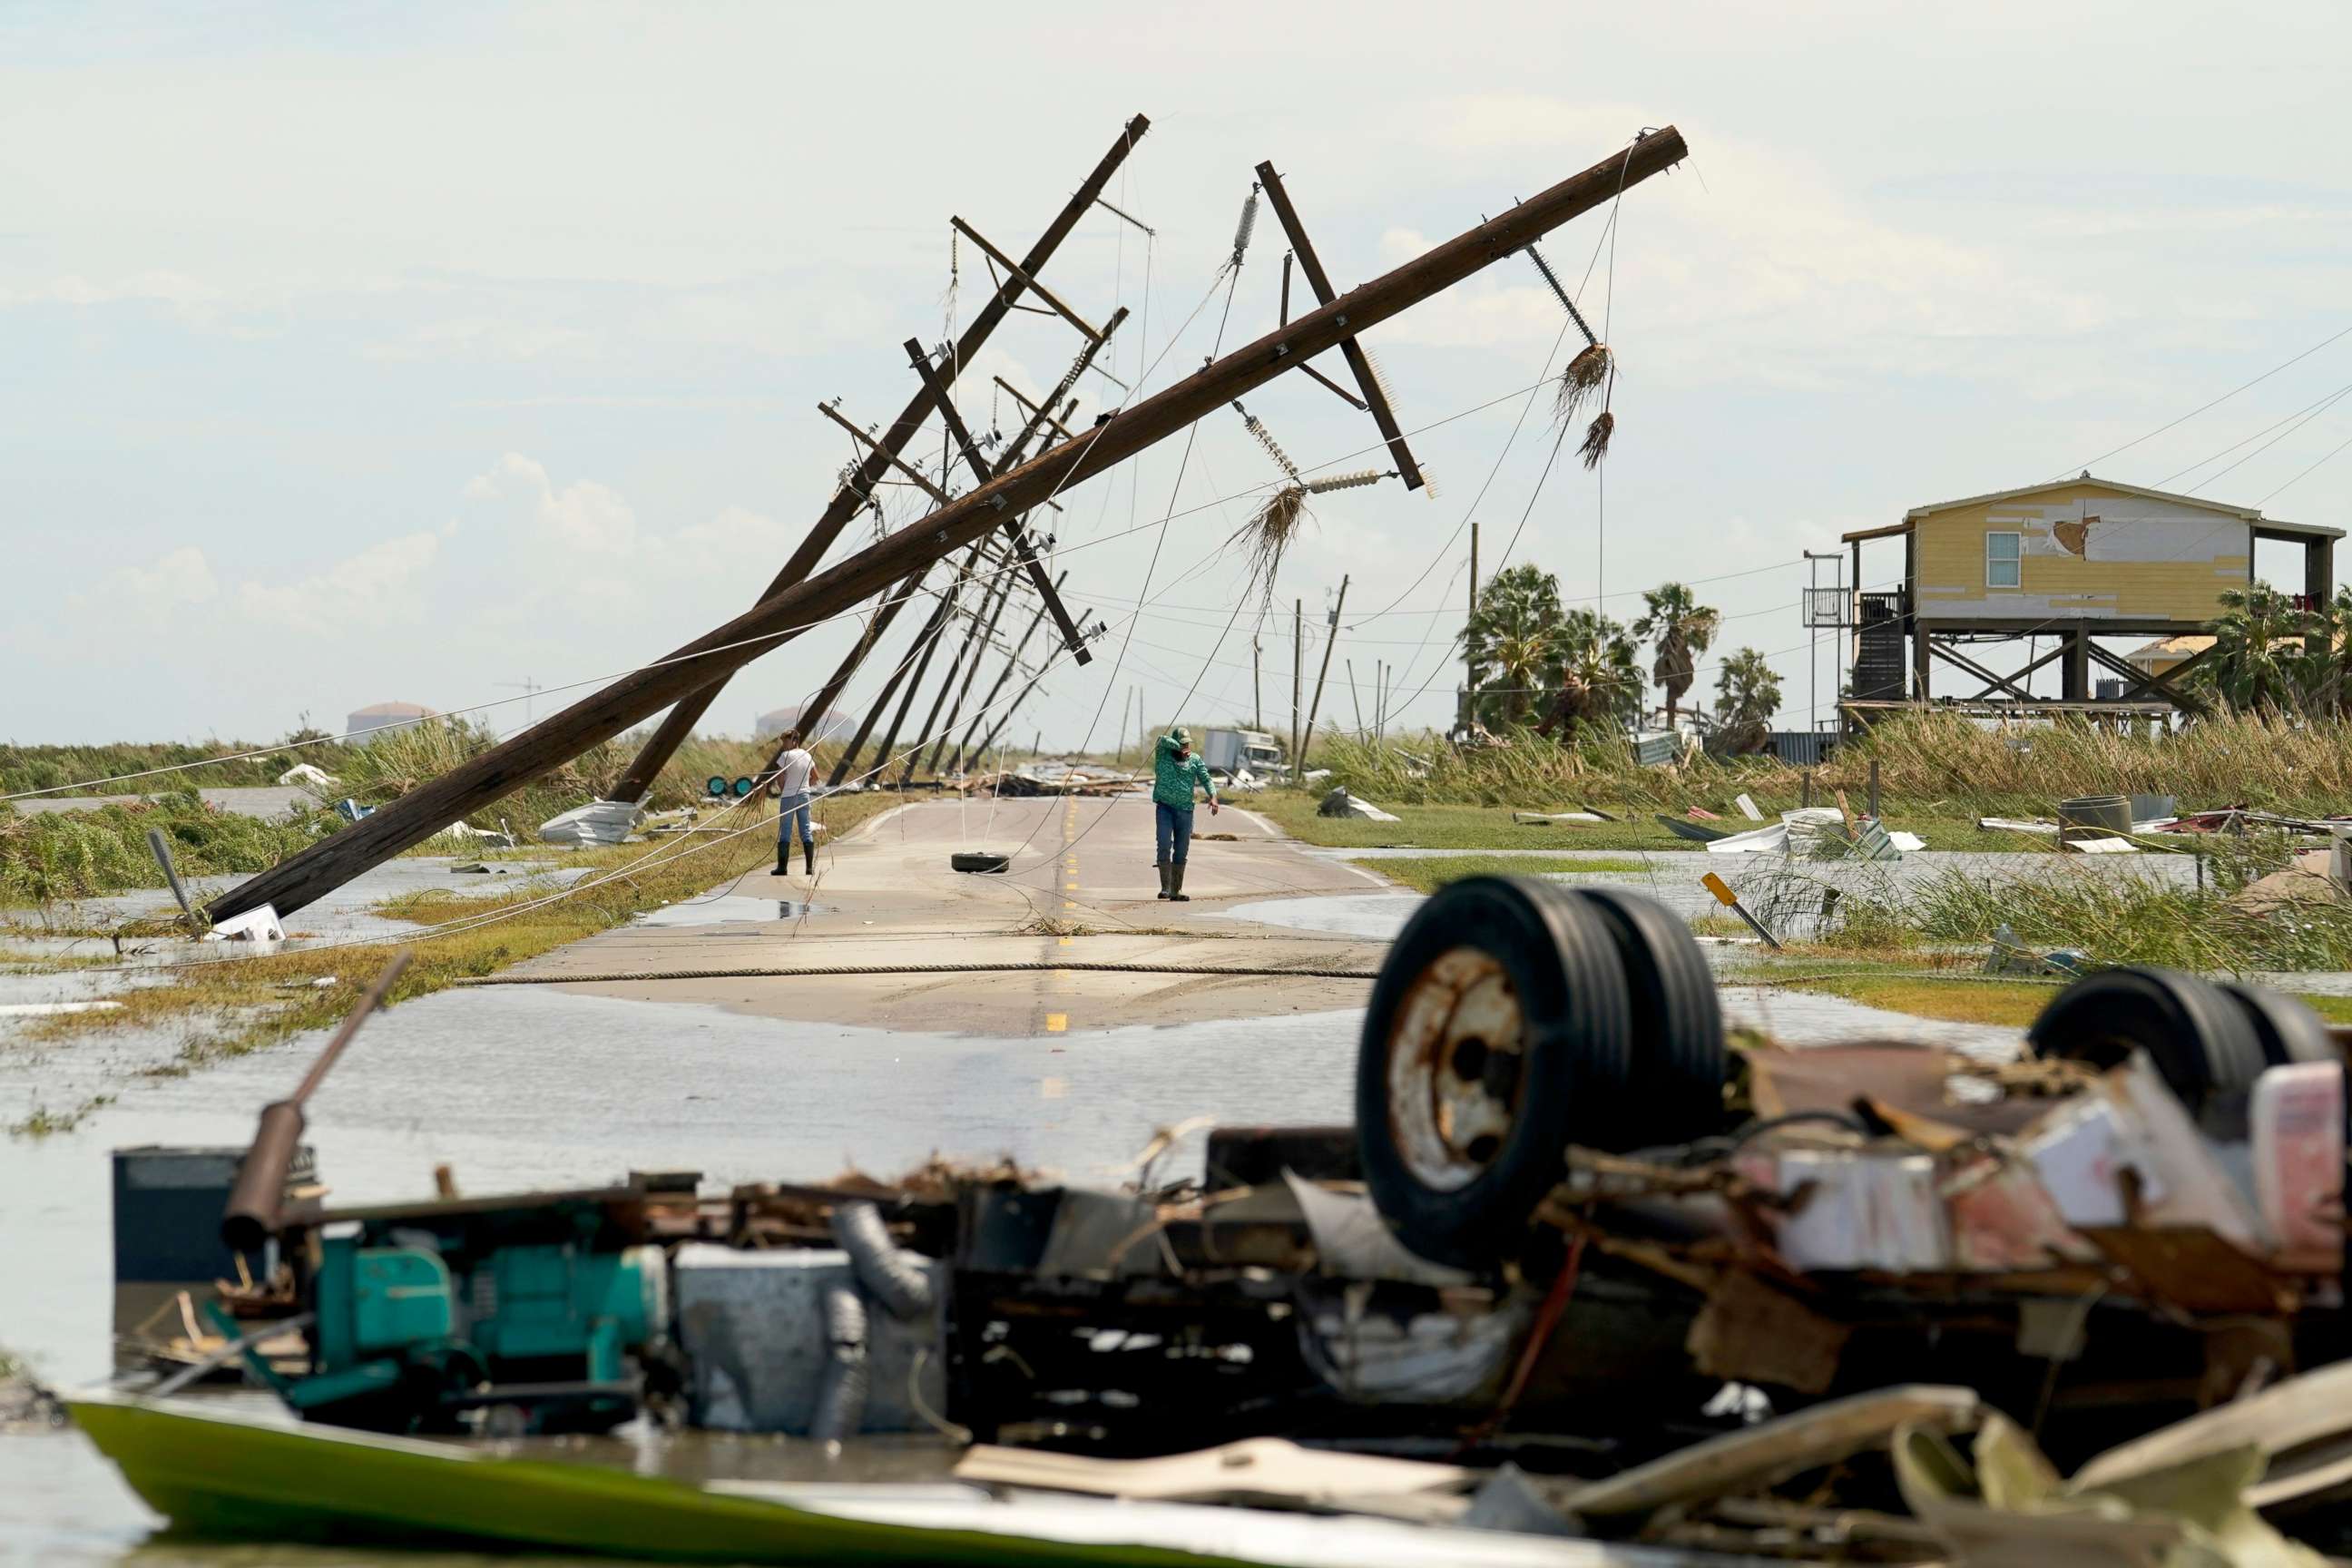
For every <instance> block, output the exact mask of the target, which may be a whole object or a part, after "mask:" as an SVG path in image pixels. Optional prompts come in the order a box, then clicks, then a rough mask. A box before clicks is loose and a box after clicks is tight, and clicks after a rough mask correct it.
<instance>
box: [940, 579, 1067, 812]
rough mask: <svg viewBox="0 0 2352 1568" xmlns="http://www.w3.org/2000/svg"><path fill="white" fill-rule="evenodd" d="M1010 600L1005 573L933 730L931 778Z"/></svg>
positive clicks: (1010, 583)
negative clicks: (944, 713) (951, 697)
mask: <svg viewBox="0 0 2352 1568" xmlns="http://www.w3.org/2000/svg"><path fill="white" fill-rule="evenodd" d="M1030 559H1031V560H1034V559H1035V557H1034V556H1032V557H1030ZM1046 591H1047V592H1048V593H1051V592H1052V591H1053V584H1050V583H1049V584H1046ZM1012 602H1013V576H1012V574H1010V573H1007V574H1005V577H1004V584H1003V587H1002V588H1001V589H999V590H998V592H997V595H996V607H995V608H994V609H992V610H991V611H989V612H988V625H987V626H984V627H982V629H981V633H980V640H979V641H978V642H977V643H976V644H975V645H974V646H973V649H972V655H971V663H970V664H968V665H966V666H965V667H964V671H963V684H962V685H961V686H960V687H957V688H956V699H955V703H954V706H952V707H950V709H949V710H948V717H947V722H946V723H944V724H941V725H940V727H939V729H938V731H936V732H937V734H938V735H939V739H938V740H937V741H935V742H932V745H931V760H930V761H929V762H928V763H924V764H923V766H925V767H926V768H928V769H929V770H930V772H931V774H932V776H933V777H937V776H938V775H939V771H940V757H941V756H943V755H945V754H946V752H947V749H948V738H949V737H950V736H951V735H953V734H954V733H955V727H956V725H957V723H958V722H959V721H961V719H962V718H963V705H964V703H965V702H967V701H969V700H971V687H972V682H974V681H976V680H978V679H980V667H981V666H982V664H984V663H986V662H987V660H988V650H989V649H990V648H992V647H994V646H996V623H997V622H998V621H1001V620H1003V618H1004V606H1005V605H1008V604H1010V603H1012ZM1048 607H1049V608H1050V607H1051V606H1050V605H1049V606H1048ZM948 679H949V680H950V682H953V680H954V679H955V676H954V673H953V672H952V671H950V673H949V676H948Z"/></svg>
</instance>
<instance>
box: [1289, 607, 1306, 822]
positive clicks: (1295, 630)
mask: <svg viewBox="0 0 2352 1568" xmlns="http://www.w3.org/2000/svg"><path fill="white" fill-rule="evenodd" d="M1305 668H1307V601H1306V600H1304V599H1293V600H1291V601H1290V776H1291V777H1293V778H1297V776H1298V775H1299V774H1301V773H1305V772H1306V771H1307V770H1306V768H1304V767H1303V766H1301V765H1300V763H1299V761H1298V685H1299V682H1298V677H1299V674H1300V672H1301V671H1302V670H1304V669H1305Z"/></svg>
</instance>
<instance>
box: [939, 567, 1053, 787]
mask: <svg viewBox="0 0 2352 1568" xmlns="http://www.w3.org/2000/svg"><path fill="white" fill-rule="evenodd" d="M1068 576H1069V574H1068V573H1066V572H1065V573H1063V574H1062V575H1061V576H1059V577H1056V578H1055V579H1054V586H1055V589H1057V590H1058V589H1059V588H1060V587H1061V585H1062V584H1063V581H1064V580H1065V579H1066V578H1067V577H1068ZM1044 622H1045V605H1038V606H1037V613H1036V614H1035V615H1034V616H1030V617H1029V624H1028V625H1027V626H1024V627H1022V628H1021V640H1020V641H1019V642H1017V643H1015V644H1013V657H1012V658H1008V659H1006V660H1005V661H1004V668H1003V669H1001V670H999V671H998V672H997V675H996V684H995V685H993V686H992V687H990V688H989V689H988V695H987V696H985V697H983V698H982V699H981V700H980V707H979V708H978V709H977V710H975V711H974V712H973V713H972V716H971V724H969V725H968V726H966V727H965V729H964V732H963V739H962V740H961V741H958V742H956V749H955V755H954V756H953V757H951V758H950V759H949V761H948V772H950V773H961V772H962V771H963V766H964V758H965V757H966V756H967V755H969V756H970V757H971V760H972V762H973V763H974V764H975V765H977V764H978V763H979V762H980V760H981V759H982V757H985V756H986V755H987V754H988V748H987V747H986V746H982V747H981V748H980V750H978V751H976V752H975V751H973V750H972V747H971V738H972V737H973V736H974V735H976V734H978V733H979V732H980V727H981V725H982V724H983V723H985V722H986V721H987V720H988V710H990V709H991V708H993V707H995V706H996V700H997V698H999V697H1000V696H1002V695H1003V692H1004V689H1005V688H1006V687H1007V686H1009V685H1011V684H1012V681H1013V677H1014V676H1015V675H1018V674H1019V673H1020V672H1021V656H1022V655H1023V654H1025V653H1027V652H1028V651H1029V642H1030V639H1031V638H1033V637H1035V636H1036V635H1037V628H1038V626H1041V625H1043V624H1044ZM1078 629H1079V633H1080V635H1082V636H1083V635H1084V633H1085V630H1086V626H1085V623H1084V622H1081V623H1079V628H1078Z"/></svg>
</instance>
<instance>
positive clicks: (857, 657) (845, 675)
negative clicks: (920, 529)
mask: <svg viewBox="0 0 2352 1568" xmlns="http://www.w3.org/2000/svg"><path fill="white" fill-rule="evenodd" d="M1126 319H1127V311H1126V310H1124V309H1123V308H1122V309H1121V310H1119V311H1118V314H1116V315H1114V316H1113V317H1112V318H1111V320H1110V325H1109V326H1108V328H1106V329H1105V331H1106V332H1111V331H1118V324H1119V323H1120V322H1121V321H1125V320H1126ZM1097 346H1099V345H1097V344H1092V343H1090V344H1088V345H1087V351H1086V353H1083V354H1081V355H1079V356H1078V361H1077V363H1076V364H1074V365H1073V366H1071V368H1070V374H1069V375H1068V377H1066V379H1065V382H1064V384H1065V385H1067V384H1068V382H1070V381H1075V380H1076V378H1077V374H1078V372H1079V371H1080V370H1083V369H1084V368H1085V367H1086V365H1087V363H1088V362H1089V361H1090V360H1092V359H1093V357H1094V352H1095V349H1096V348H1097ZM1077 405H1078V401H1077V399H1076V398H1075V397H1074V398H1072V399H1070V401H1069V403H1068V404H1067V405H1066V406H1065V408H1064V409H1063V412H1064V413H1065V414H1067V413H1068V412H1070V410H1072V409H1075V408H1076V407H1077ZM817 407H818V409H819V411H820V412H822V413H823V414H824V416H826V417H827V418H829V419H831V420H833V421H834V422H835V424H837V425H839V426H841V427H842V428H843V429H845V430H846V431H848V432H849V433H850V434H851V435H852V436H855V437H856V438H857V439H858V440H860V441H863V442H865V443H866V445H867V446H869V447H874V448H875V450H876V451H877V452H878V451H880V450H881V448H880V447H878V446H876V445H875V441H874V437H871V436H869V435H867V434H866V432H865V431H863V430H860V429H859V428H858V427H857V426H855V425H853V424H851V423H850V422H849V420H847V419H846V418H845V417H843V416H842V414H841V411H840V410H839V409H837V408H834V407H832V406H830V405H826V404H822V403H820V404H818V405H817ZM1047 417H1049V416H1047V415H1046V414H1045V411H1043V410H1040V411H1039V413H1038V415H1037V416H1035V417H1034V418H1032V419H1031V420H1030V422H1029V424H1028V426H1027V427H1026V428H1024V430H1023V431H1022V432H1021V434H1020V436H1019V437H1016V438H1015V439H1014V440H1013V444H1012V445H1011V446H1010V447H1007V448H1005V458H1004V461H1003V463H1001V464H999V465H998V468H999V469H1000V470H1002V469H1004V468H1012V467H1013V465H1014V464H1016V463H1018V462H1019V461H1020V460H1021V458H1022V456H1023V455H1024V453H1026V452H1027V451H1028V449H1029V442H1030V440H1031V438H1032V437H1034V436H1035V435H1036V434H1037V430H1038V426H1039V423H1040V421H1041V420H1044V419H1046V418H1047ZM889 458H890V462H891V464H892V466H893V467H895V468H900V469H902V470H904V471H905V472H906V473H907V474H908V476H910V477H911V478H912V479H914V481H915V483H916V484H918V485H919V486H920V487H921V488H922V489H923V490H924V492H925V493H926V494H928V495H929V497H930V498H931V499H932V500H934V501H936V502H938V503H939V504H940V505H941V506H945V505H946V504H947V503H948V501H949V500H950V499H951V498H950V496H949V495H948V493H947V492H946V491H945V490H942V489H940V488H939V487H938V486H937V485H935V484H933V483H931V481H930V479H929V478H928V477H926V476H925V475H923V474H920V473H918V472H916V470H914V469H913V468H908V467H907V465H906V464H905V463H904V462H903V461H901V460H900V459H899V458H898V457H897V456H896V455H895V454H891V455H889ZM1010 532H1011V533H1012V535H1013V540H1014V542H1015V543H1016V544H1017V545H1018V546H1019V547H1020V548H1021V549H1022V550H1024V551H1026V550H1027V549H1028V538H1027V535H1026V534H1024V532H1023V531H1021V530H1020V529H1019V528H1017V527H1015V528H1013V529H1012V530H1011V531H1010ZM1024 565H1025V566H1027V567H1028V568H1029V569H1031V570H1032V571H1034V572H1035V573H1036V574H1037V576H1038V578H1039V579H1040V580H1042V579H1043V577H1044V571H1043V569H1042V568H1040V567H1038V566H1037V563H1036V558H1035V556H1034V554H1033V555H1030V556H1028V557H1027V558H1026V560H1025V561H1024ZM919 580H920V577H919V575H918V578H917V581H919ZM907 592H912V589H911V588H908V590H907ZM906 596H907V595H906V593H901V592H897V591H894V595H893V597H892V598H891V599H890V600H889V601H888V602H887V603H886V604H884V605H882V606H881V607H880V608H879V609H877V611H876V613H875V615H874V616H873V617H871V618H869V619H868V620H867V622H866V634H865V635H864V636H863V637H859V638H858V640H857V642H856V645H855V646H854V647H851V649H850V650H849V655H848V657H847V658H844V659H843V660H842V661H841V664H840V666H839V667H838V668H835V670H834V672H833V677H832V679H829V680H827V681H826V682H825V683H824V686H823V687H822V688H820V689H818V691H817V694H816V695H815V696H814V697H813V698H811V699H810V700H809V701H808V703H807V707H808V710H809V711H811V712H813V713H824V712H826V711H828V710H831V709H832V707H833V705H834V703H835V702H836V701H838V700H840V698H841V694H842V692H843V691H844V690H845V689H847V687H848V685H849V683H850V681H851V680H852V679H854V678H855V677H856V674H857V669H858V667H859V666H860V665H861V664H863V663H864V662H865V661H866V655H867V654H868V653H870V652H872V651H873V647H874V645H875V643H876V642H877V641H878V640H879V639H880V637H881V636H882V634H883V632H885V631H886V630H887V629H888V628H889V625H890V622H891V621H892V620H893V619H895V618H896V617H897V616H898V605H902V604H904V603H905V602H906ZM1046 601H1047V605H1048V607H1049V608H1050V607H1052V606H1054V605H1058V604H1059V603H1060V602H1061V601H1060V599H1059V598H1058V596H1056V595H1054V593H1053V592H1052V589H1051V585H1050V584H1048V585H1047V589H1046ZM1088 657H1091V656H1088ZM1079 662H1081V663H1084V662H1085V659H1084V658H1081V659H1080V661H1079ZM892 684H893V685H894V686H895V685H896V684H897V683H896V682H895V681H893V682H892ZM884 700H886V701H887V700H888V699H887V697H886V698H885V699H884ZM867 722H868V725H869V726H870V724H871V722H872V721H871V720H870V719H869V720H868V721H867ZM865 742H866V729H865V728H860V729H859V731H857V741H856V745H863V744H865ZM855 754H856V750H855V746H853V748H852V751H851V752H850V753H849V755H855ZM847 762H848V755H845V757H844V758H843V762H842V764H841V766H840V767H839V768H838V769H837V771H836V775H835V778H834V780H833V782H834V783H835V784H838V783H840V782H841V779H840V776H839V774H840V773H844V772H845V771H846V764H847Z"/></svg>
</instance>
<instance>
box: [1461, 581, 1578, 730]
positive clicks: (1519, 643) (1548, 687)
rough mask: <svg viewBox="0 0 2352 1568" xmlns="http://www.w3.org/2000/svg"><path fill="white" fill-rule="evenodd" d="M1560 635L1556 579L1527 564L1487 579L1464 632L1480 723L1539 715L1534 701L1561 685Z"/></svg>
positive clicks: (1519, 720)
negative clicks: (1475, 690)
mask: <svg viewBox="0 0 2352 1568" xmlns="http://www.w3.org/2000/svg"><path fill="white" fill-rule="evenodd" d="M1561 631H1562V620H1561V616H1560V605H1559V578H1557V577H1554V576H1553V575H1552V574H1550V573H1549V572H1546V571H1544V570H1543V569H1541V568H1540V567H1538V566H1535V565H1532V564H1529V565H1523V566H1507V567H1505V568H1504V569H1503V570H1502V571H1500V572H1497V573H1496V574H1495V575H1494V576H1493V577H1491V578H1489V579H1488V580H1487V583H1486V587H1485V588H1484V589H1483V590H1482V591H1481V592H1480V593H1479V595H1478V608H1477V610H1476V611H1475V613H1474V614H1473V615H1472V616H1470V619H1469V620H1468V622H1467V623H1465V625H1464V626H1463V628H1462V642H1463V648H1464V651H1465V654H1466V655H1467V656H1468V658H1469V661H1470V668H1471V670H1472V671H1473V676H1472V682H1473V684H1474V685H1475V687H1477V688H1478V690H1477V700H1476V707H1475V712H1476V715H1477V717H1478V719H1479V721H1481V722H1483V723H1486V724H1488V725H1490V726H1497V727H1499V726H1502V725H1506V724H1509V725H1517V724H1524V723H1526V722H1527V720H1528V713H1529V712H1531V711H1539V710H1540V704H1539V703H1538V699H1539V698H1542V699H1549V697H1550V695H1551V693H1553V692H1554V691H1556V690H1557V689H1559V680H1560V655H1561V652H1562V642H1561ZM1490 682H1491V685H1490V684H1489V683H1490Z"/></svg>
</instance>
